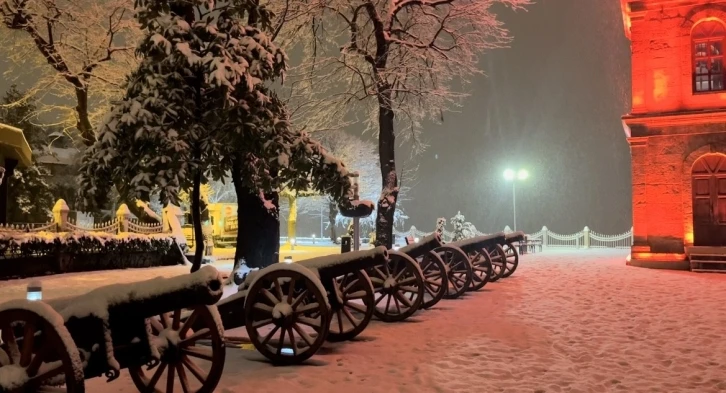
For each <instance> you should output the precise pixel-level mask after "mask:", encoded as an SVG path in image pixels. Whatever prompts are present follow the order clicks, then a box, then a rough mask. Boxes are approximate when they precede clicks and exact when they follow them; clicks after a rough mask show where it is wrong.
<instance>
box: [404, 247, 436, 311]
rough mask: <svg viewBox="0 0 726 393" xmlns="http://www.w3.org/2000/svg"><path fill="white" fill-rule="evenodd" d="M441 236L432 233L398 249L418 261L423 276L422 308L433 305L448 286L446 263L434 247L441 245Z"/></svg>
mask: <svg viewBox="0 0 726 393" xmlns="http://www.w3.org/2000/svg"><path fill="white" fill-rule="evenodd" d="M442 245H443V243H442V242H441V236H440V235H439V234H438V233H432V234H431V235H428V236H426V237H424V238H423V239H420V240H419V241H418V242H416V243H412V244H409V245H407V246H405V247H401V248H400V249H398V252H400V253H403V254H406V255H408V256H409V257H411V258H412V259H414V260H416V262H418V265H419V267H420V268H421V273H422V274H423V277H424V297H423V301H422V302H421V307H422V308H423V309H428V308H431V307H433V306H434V305H435V304H436V303H438V302H439V301H440V300H441V299H443V297H444V295H445V294H446V291H447V288H448V280H447V274H446V265H445V264H444V261H443V260H442V259H441V257H440V256H439V254H438V253H436V252H434V250H435V249H437V248H439V247H441V246H442Z"/></svg>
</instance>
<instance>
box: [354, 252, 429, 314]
mask: <svg viewBox="0 0 726 393" xmlns="http://www.w3.org/2000/svg"><path fill="white" fill-rule="evenodd" d="M368 275H369V276H370V277H371V282H373V288H374V290H375V291H376V295H375V296H376V299H375V302H374V305H375V306H374V310H373V314H374V315H375V316H376V317H377V318H378V319H380V320H381V321H383V322H399V321H403V320H404V319H406V318H408V317H410V316H411V315H413V313H415V312H416V310H418V309H419V307H421V303H422V302H423V298H424V279H423V274H422V273H421V268H420V267H419V266H418V263H416V261H414V260H413V259H411V257H409V256H408V255H406V254H403V253H400V252H398V251H391V250H389V251H388V262H387V263H384V264H383V265H382V266H374V267H372V268H369V270H368Z"/></svg>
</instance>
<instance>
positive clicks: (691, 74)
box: [620, 0, 726, 270]
mask: <svg viewBox="0 0 726 393" xmlns="http://www.w3.org/2000/svg"><path fill="white" fill-rule="evenodd" d="M620 2H621V7H622V14H623V21H624V25H625V34H626V35H627V37H628V38H629V39H630V41H631V53H632V109H631V111H630V113H629V114H627V115H625V116H623V125H624V129H625V133H626V136H627V138H628V142H629V144H630V150H631V159H632V182H633V188H632V192H633V202H632V203H633V231H634V233H633V246H632V252H631V256H630V258H629V264H631V265H634V266H642V267H655V268H673V269H689V268H690V269H692V270H719V269H723V268H726V257H724V254H726V71H725V70H724V65H725V64H724V61H725V59H724V50H726V0H679V1H673V0H638V1H634V0H620Z"/></svg>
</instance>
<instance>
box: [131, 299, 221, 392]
mask: <svg viewBox="0 0 726 393" xmlns="http://www.w3.org/2000/svg"><path fill="white" fill-rule="evenodd" d="M190 311H191V312H190ZM184 314H187V315H184ZM148 322H149V326H150V328H151V332H150V333H151V336H150V340H151V344H152V345H155V346H156V347H157V348H158V349H159V354H160V355H161V358H160V359H159V363H158V364H157V365H155V367H154V368H147V369H146V370H144V369H143V368H142V366H141V365H134V366H131V367H129V374H130V375H131V380H133V381H134V385H136V388H137V389H139V391H140V392H155V393H162V392H163V393H172V392H174V391H177V392H185V393H186V392H189V393H191V392H194V393H212V392H214V390H215V389H216V388H217V384H218V383H219V380H220V378H222V371H224V358H225V353H226V352H225V347H224V339H223V337H224V328H223V327H222V321H221V318H220V317H219V313H218V312H217V307H216V306H198V307H196V308H194V309H191V310H181V309H179V310H174V311H173V312H169V313H164V314H161V315H158V316H156V317H153V318H149V319H148ZM177 338H178V339H177ZM205 344H206V345H205ZM191 358H194V359H195V360H192V359H191ZM200 365H201V366H202V367H200ZM207 366H208V367H207ZM187 372H188V373H191V375H192V377H191V378H190V377H189V376H188V375H187ZM164 374H165V375H164ZM158 385H161V387H158Z"/></svg>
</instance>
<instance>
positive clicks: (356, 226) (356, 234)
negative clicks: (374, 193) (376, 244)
mask: <svg viewBox="0 0 726 393" xmlns="http://www.w3.org/2000/svg"><path fill="white" fill-rule="evenodd" d="M358 176H359V175H358V172H354V173H352V174H351V175H350V177H351V178H352V179H353V199H354V200H356V201H357V200H358V199H359V198H360V195H359V191H360V190H359V189H358V185H359V182H358ZM358 250H360V218H358V217H355V218H353V251H358Z"/></svg>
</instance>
